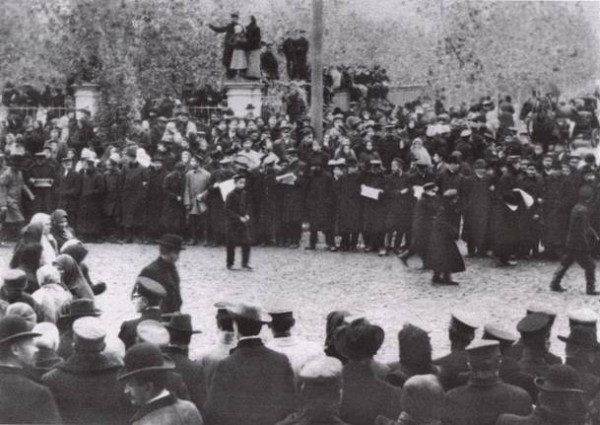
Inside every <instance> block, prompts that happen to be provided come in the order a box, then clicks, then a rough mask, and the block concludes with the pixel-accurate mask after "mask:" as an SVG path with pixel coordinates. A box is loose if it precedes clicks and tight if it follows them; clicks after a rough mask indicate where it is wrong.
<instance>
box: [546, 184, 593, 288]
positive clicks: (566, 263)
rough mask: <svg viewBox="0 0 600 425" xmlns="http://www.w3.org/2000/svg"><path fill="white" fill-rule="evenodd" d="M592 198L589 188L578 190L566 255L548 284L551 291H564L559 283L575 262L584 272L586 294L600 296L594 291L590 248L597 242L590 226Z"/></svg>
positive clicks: (570, 221) (572, 211)
mask: <svg viewBox="0 0 600 425" xmlns="http://www.w3.org/2000/svg"><path fill="white" fill-rule="evenodd" d="M593 197H594V193H593V190H592V189H591V188H590V187H588V186H583V187H581V189H579V202H578V203H577V204H576V205H575V206H574V207H573V209H572V210H571V215H570V217H569V230H568V232H567V241H566V253H565V255H564V256H563V257H562V259H561V261H560V266H559V268H558V269H557V270H556V272H555V273H554V277H553V278H552V281H551V282H550V289H551V290H552V291H555V292H564V291H565V288H563V287H562V286H561V284H560V282H561V280H562V278H563V277H564V275H565V273H566V272H567V270H569V267H571V265H573V263H574V262H577V263H579V265H580V266H581V267H582V268H583V270H584V271H585V280H586V294H587V295H598V294H600V292H598V291H596V263H595V262H594V259H593V258H592V255H591V251H592V246H593V244H594V242H597V241H598V235H597V234H596V232H595V231H594V229H593V228H592V226H591V224H590V223H591V222H590V214H591V212H590V206H591V202H592V200H593Z"/></svg>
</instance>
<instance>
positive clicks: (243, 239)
mask: <svg viewBox="0 0 600 425" xmlns="http://www.w3.org/2000/svg"><path fill="white" fill-rule="evenodd" d="M233 180H234V182H235V189H234V190H233V191H231V192H230V193H229V194H228V195H227V199H226V200H225V213H226V215H227V259H226V263H227V264H226V265H227V269H229V270H232V269H233V265H234V263H235V248H236V247H237V246H240V247H241V248H242V269H244V270H252V267H250V264H249V261H250V205H249V200H248V193H247V192H246V190H245V187H246V176H245V174H236V175H235V176H234V177H233Z"/></svg>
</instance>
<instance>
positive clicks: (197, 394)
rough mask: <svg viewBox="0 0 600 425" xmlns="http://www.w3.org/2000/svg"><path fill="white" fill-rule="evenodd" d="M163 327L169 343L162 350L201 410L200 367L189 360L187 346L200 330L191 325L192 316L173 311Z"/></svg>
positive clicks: (202, 402)
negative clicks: (166, 332)
mask: <svg viewBox="0 0 600 425" xmlns="http://www.w3.org/2000/svg"><path fill="white" fill-rule="evenodd" d="M165 327H166V328H167V331H169V345H167V346H166V347H163V349H162V352H163V353H165V354H166V355H167V356H169V358H170V359H171V360H173V362H174V363H175V372H178V373H179V374H180V375H181V377H182V378H183V382H184V383H185V385H186V386H187V388H188V392H189V395H190V400H191V401H192V402H193V403H194V404H195V405H196V407H197V408H198V410H201V409H202V407H203V406H204V401H205V398H204V391H203V390H202V388H203V386H204V385H205V384H204V383H203V382H202V381H203V374H202V367H201V365H200V364H199V363H197V362H194V361H192V360H190V358H189V347H190V342H191V340H192V336H193V335H195V334H199V333H202V332H201V331H199V330H195V329H194V328H193V327H192V317H191V316H190V315H189V314H182V313H173V314H172V315H171V316H170V319H169V322H168V323H167V324H166V325H165Z"/></svg>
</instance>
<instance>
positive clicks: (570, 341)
mask: <svg viewBox="0 0 600 425" xmlns="http://www.w3.org/2000/svg"><path fill="white" fill-rule="evenodd" d="M558 339H559V340H561V341H562V342H565V343H566V344H567V351H568V349H569V346H577V347H579V348H585V349H587V350H590V351H598V350H599V349H600V344H598V337H597V335H596V331H595V330H594V329H592V328H590V327H587V326H575V327H573V328H571V333H570V334H569V336H562V335H559V336H558ZM567 354H568V352H567Z"/></svg>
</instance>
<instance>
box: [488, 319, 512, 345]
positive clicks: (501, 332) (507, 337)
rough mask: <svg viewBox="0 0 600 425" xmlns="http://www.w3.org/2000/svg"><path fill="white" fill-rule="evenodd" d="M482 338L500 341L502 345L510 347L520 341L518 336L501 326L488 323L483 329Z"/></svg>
mask: <svg viewBox="0 0 600 425" xmlns="http://www.w3.org/2000/svg"><path fill="white" fill-rule="evenodd" d="M481 338H482V339H486V340H495V341H498V342H500V344H501V345H510V344H513V343H514V342H515V341H516V340H517V339H518V336H517V335H515V334H514V333H512V332H511V331H509V330H508V329H505V328H504V327H502V326H501V325H497V324H495V323H488V324H487V325H485V326H484V327H483V336H482V337H481Z"/></svg>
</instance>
